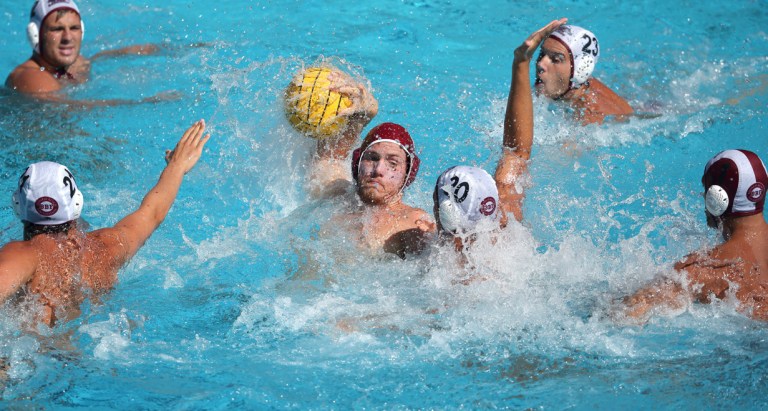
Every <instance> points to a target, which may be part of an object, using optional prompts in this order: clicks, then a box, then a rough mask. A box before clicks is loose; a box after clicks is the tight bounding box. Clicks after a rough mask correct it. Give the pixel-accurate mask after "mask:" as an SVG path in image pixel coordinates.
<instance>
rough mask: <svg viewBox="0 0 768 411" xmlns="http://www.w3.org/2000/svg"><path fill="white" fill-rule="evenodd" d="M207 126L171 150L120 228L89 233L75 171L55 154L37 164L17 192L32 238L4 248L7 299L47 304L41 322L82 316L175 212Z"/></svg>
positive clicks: (1, 282) (2, 289)
mask: <svg viewBox="0 0 768 411" xmlns="http://www.w3.org/2000/svg"><path fill="white" fill-rule="evenodd" d="M204 131H205V123H204V122H203V121H202V120H201V121H199V122H197V123H195V124H193V125H192V127H190V128H189V129H188V130H187V131H186V132H185V133H184V135H183V136H182V137H181V139H180V140H179V143H178V144H177V145H176V148H175V149H174V150H173V151H169V152H168V153H166V161H167V165H166V167H165V169H164V170H163V172H162V173H161V174H160V179H159V181H158V182H157V184H156V185H155V186H154V187H153V188H152V189H151V190H150V191H149V192H148V193H147V195H146V196H145V197H144V200H143V201H142V202H141V205H140V206H139V209H138V210H136V211H135V212H133V213H132V214H130V215H128V216H127V217H125V218H123V219H122V220H120V221H118V222H117V224H115V226H114V227H111V228H103V229H101V230H96V231H92V232H88V233H86V232H84V231H82V230H83V227H80V226H79V224H78V218H79V217H80V213H81V210H82V208H83V195H82V193H81V192H80V190H79V189H78V188H77V184H76V183H75V178H74V176H73V175H72V173H71V172H70V171H69V170H68V169H67V168H66V167H64V166H63V165H61V164H58V163H53V162H48V161H44V162H39V163H35V164H32V165H30V166H29V167H28V168H27V169H26V170H25V171H24V173H23V174H22V176H21V178H20V179H19V185H18V186H17V188H16V190H15V191H14V193H13V207H14V209H15V210H16V213H17V214H18V216H19V218H20V219H21V221H22V222H23V223H24V240H23V241H14V242H11V243H8V244H6V245H5V246H3V248H2V249H0V303H3V302H5V301H6V300H9V299H14V298H15V299H16V300H17V301H18V302H22V301H23V302H25V303H29V304H30V305H31V306H32V307H39V311H37V312H35V313H34V316H35V319H36V321H38V322H41V323H43V324H47V325H49V326H53V325H54V323H55V322H56V321H57V320H59V321H66V320H68V319H71V318H73V317H75V316H77V315H78V314H79V309H80V304H81V303H82V302H83V301H84V300H85V297H86V296H91V297H98V296H99V295H100V294H102V293H104V292H106V291H108V290H109V289H110V288H112V286H113V285H114V283H115V281H116V280H117V272H118V270H119V269H120V268H121V267H122V266H123V265H125V263H126V262H127V261H128V260H129V259H130V258H131V257H133V255H134V254H136V252H137V251H138V250H139V248H140V247H141V246H142V245H144V242H145V241H147V239H148V238H149V236H150V235H151V234H152V232H153V231H154V230H155V229H156V228H157V227H158V226H159V225H160V223H161V222H162V221H163V219H164V218H165V216H166V215H167V214H168V210H169V209H170V208H171V205H172V204H173V202H174V200H175V199H176V194H177V193H178V191H179V187H180V186H181V183H182V180H183V178H184V175H185V174H186V173H187V172H188V171H189V170H191V169H192V167H194V166H195V164H196V163H197V160H198V159H199V158H200V155H201V154H202V150H203V147H204V146H205V143H206V142H207V141H208V138H209V136H205V137H203V132H204ZM22 305H25V306H26V305H27V304H22Z"/></svg>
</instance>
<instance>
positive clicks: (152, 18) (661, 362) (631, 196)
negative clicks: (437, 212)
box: [0, 0, 768, 409]
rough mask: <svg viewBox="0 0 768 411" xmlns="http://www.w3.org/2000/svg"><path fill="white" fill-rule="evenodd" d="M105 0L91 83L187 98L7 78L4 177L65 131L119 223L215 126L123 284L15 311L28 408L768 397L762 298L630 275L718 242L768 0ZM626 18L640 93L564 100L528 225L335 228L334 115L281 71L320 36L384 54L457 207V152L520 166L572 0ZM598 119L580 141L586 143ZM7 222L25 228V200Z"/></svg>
mask: <svg viewBox="0 0 768 411" xmlns="http://www.w3.org/2000/svg"><path fill="white" fill-rule="evenodd" d="M221 3H222V4H218V3H216V2H214V3H211V2H203V1H199V0H188V1H179V0H170V1H165V2H132V3H130V4H126V3H125V2H118V1H114V0H105V1H100V2H94V1H83V2H81V4H80V7H81V9H82V10H83V14H84V19H85V21H86V23H87V28H88V30H87V33H86V43H85V46H84V54H86V55H92V54H95V53H96V52H98V51H100V50H104V49H110V48H116V47H120V46H126V45H130V44H138V43H156V44H164V45H166V48H165V49H164V51H163V52H162V53H161V54H159V55H157V56H150V57H130V58H122V59H110V60H102V61H97V62H95V63H94V66H93V73H92V79H91V81H90V82H88V83H87V84H85V85H83V86H79V87H77V88H75V89H73V90H71V96H73V97H76V98H82V99H91V98H125V99H135V100H138V99H140V98H142V97H146V96H149V95H154V94H156V93H159V92H165V91H176V92H180V93H182V94H183V98H182V99H181V100H178V101H172V102H166V103H161V104H154V105H153V104H140V105H129V106H120V107H113V108H96V109H91V110H84V109H80V108H78V107H72V106H55V105H47V104H39V103H35V102H33V101H29V100H26V99H24V98H21V97H19V96H16V95H14V94H12V93H10V92H8V91H7V90H3V91H1V92H0V112H1V113H2V115H0V142H1V143H2V146H3V148H2V149H1V150H0V164H2V167H0V176H2V184H0V192H5V193H7V196H8V197H7V198H10V193H11V191H12V189H13V186H14V185H15V182H16V179H17V177H18V174H19V173H20V172H21V170H22V169H23V167H25V166H26V165H27V164H28V163H30V162H33V161H39V160H43V159H48V160H54V161H59V162H62V163H64V164H67V165H69V166H70V168H71V169H72V170H73V172H75V175H76V176H77V177H78V181H79V184H80V188H81V189H82V191H83V192H84V194H85V198H86V208H85V210H84V216H85V218H86V220H87V221H88V222H89V223H90V224H91V225H92V226H94V227H102V226H105V225H111V224H114V223H115V222H116V221H117V220H118V219H119V218H120V217H122V216H123V215H125V214H127V213H128V212H130V211H132V210H133V209H134V208H135V207H136V206H137V205H138V204H139V202H140V200H141V197H142V196H143V194H144V193H145V192H146V190H148V189H149V188H150V187H151V186H152V184H154V182H155V181H156V178H157V176H158V175H159V172H160V171H161V170H162V167H163V165H164V162H163V160H162V156H163V154H162V153H163V150H164V149H165V148H171V147H172V144H173V143H175V141H176V140H177V138H178V137H179V136H180V133H181V132H182V131H183V130H184V129H185V128H186V127H187V126H188V125H189V124H191V123H192V122H193V121H194V120H197V119H199V118H205V119H206V120H207V121H208V123H209V125H210V130H211V132H212V133H213V138H212V140H211V142H210V143H209V144H208V147H207V150H206V152H205V154H204V157H203V159H202V160H201V162H200V163H199V164H198V166H197V167H196V168H195V169H194V170H193V171H192V172H191V173H190V174H189V175H188V176H187V177H186V180H185V185H184V186H183V187H182V190H181V192H180V194H179V198H178V200H177V202H176V204H175V205H174V207H173V209H172V211H171V213H170V215H169V217H168V218H167V220H166V221H165V223H164V224H163V225H162V226H161V228H160V229H159V230H158V231H157V232H156V233H155V234H154V235H153V236H152V238H151V239H150V240H149V241H148V243H147V245H146V246H145V247H144V248H143V249H142V250H141V251H140V252H139V254H138V255H137V256H136V258H135V259H134V260H133V261H132V262H131V263H130V264H129V265H128V266H127V267H126V268H125V269H124V270H123V271H122V272H121V274H120V279H119V283H118V284H117V285H116V287H115V289H114V290H113V292H112V293H111V294H110V295H109V296H108V297H106V298H104V299H103V301H102V302H101V304H86V306H85V307H83V308H84V313H83V315H82V316H81V317H80V318H79V319H77V320H76V321H73V322H70V323H67V324H61V325H59V326H57V327H56V328H55V329H53V330H41V331H42V332H43V334H45V336H44V337H41V338H33V337H31V336H29V335H27V334H24V333H21V332H20V331H19V326H18V322H19V321H20V320H19V318H17V316H18V314H12V313H13V312H12V311H3V314H2V315H3V317H2V320H0V335H2V344H0V355H1V356H3V357H6V358H8V361H9V363H10V368H9V370H8V376H7V379H6V381H5V382H4V383H3V386H2V387H3V388H2V400H3V403H2V407H3V408H48V409H68V408H96V409H112V408H119V409H273V408H274V409H285V408H293V409H327V408H331V409H348V408H358V409H412V408H426V409H444V408H448V409H456V408H469V409H484V408H512V409H526V408H531V409H533V408H535V409H595V408H602V409H622V408H633V409H637V408H642V409H659V408H662V409H679V408H685V409H701V408H725V409H765V408H766V406H768V400H766V397H765V393H766V392H768V377H766V374H768V327H767V326H766V324H765V323H762V322H757V321H752V320H750V319H748V318H746V317H744V316H742V315H740V314H738V313H737V312H736V308H735V306H734V304H732V303H731V302H727V301H726V302H722V303H719V304H714V305H709V306H701V305H696V306H693V307H691V308H690V309H689V310H688V311H687V312H685V313H675V314H677V315H668V316H658V317H654V318H653V319H652V320H651V321H650V323H649V324H647V325H646V326H644V327H637V326H624V325H620V324H615V323H614V322H612V321H611V320H610V319H609V318H608V312H609V311H610V307H611V302H612V300H613V299H615V298H617V297H620V296H622V295H625V294H626V293H629V292H631V291H632V290H634V289H636V288H637V287H639V286H640V285H642V284H644V283H645V282H647V281H649V280H650V279H651V278H653V277H654V276H655V275H656V274H659V273H663V272H667V271H669V270H670V267H671V266H672V264H673V263H674V262H675V261H677V260H678V259H680V258H681V257H683V256H684V255H686V254H687V253H688V252H690V251H692V250H695V249H698V248H700V247H704V246H707V245H712V244H715V243H716V242H717V241H718V238H717V236H716V233H714V232H712V231H709V230H708V229H707V228H706V225H705V222H704V218H703V212H702V204H701V203H702V202H701V196H700V192H701V188H700V185H699V179H700V176H701V171H702V169H703V165H704V163H705V162H706V160H707V159H709V158H710V157H711V156H712V155H714V154H715V153H716V152H718V151H720V150H722V149H726V148H747V149H751V150H753V151H756V152H757V153H758V154H760V155H761V156H763V157H764V158H765V157H766V156H768V147H767V146H766V136H768V131H767V130H766V120H765V118H766V112H767V111H768V95H767V93H768V73H767V72H766V69H765V67H766V65H767V63H768V33H767V32H766V27H768V24H767V23H768V11H767V10H768V8H767V7H766V6H767V5H768V3H766V2H765V1H762V0H758V1H747V0H737V1H734V2H729V3H728V4H727V5H725V4H721V3H715V2H693V1H692V2H687V1H684V2H663V1H639V2H586V3H587V4H586V5H581V4H579V2H571V1H565V0H559V1H553V2H544V3H542V2H514V3H513V2H508V1H501V0H495V1H489V2H480V3H477V2H468V1H465V2H457V1H439V0H428V1H370V2H357V3H355V2H343V1H335V0H334V1H323V2H316V1H306V2H302V1H275V2H245V1H228V2H221ZM6 4H7V6H6V8H5V9H4V13H3V14H2V15H0V28H2V29H3V32H4V33H5V35H4V36H2V38H0V45H1V46H2V50H3V59H2V60H1V61H0V72H1V73H3V74H2V75H3V76H5V74H6V73H8V72H10V70H11V69H12V68H13V67H14V66H15V65H16V64H18V63H20V62H21V61H23V60H24V59H26V58H27V57H28V55H29V50H28V47H27V45H26V39H25V35H24V30H23V29H24V27H25V25H26V22H27V20H26V18H27V16H28V11H29V6H30V5H31V1H26V0H25V1H20V0H10V1H8V2H6ZM561 16H566V17H569V18H570V21H571V23H573V24H577V25H583V26H585V27H588V28H590V29H591V30H592V31H594V32H595V34H596V35H597V36H598V38H599V39H600V41H601V52H602V56H601V60H600V62H599V64H598V67H597V70H596V72H595V75H596V76H597V77H598V78H599V79H601V80H602V81H603V82H605V83H606V84H608V85H610V86H611V87H613V88H614V89H615V90H616V91H617V92H618V93H619V94H621V95H623V96H625V97H627V98H628V99H629V101H630V103H631V104H632V105H633V106H634V107H636V108H638V109H639V111H643V112H648V113H656V114H660V116H658V117H654V118H650V119H633V120H631V121H630V122H628V123H625V124H608V125H604V126H594V125H593V126H588V127H577V126H575V125H574V124H573V123H572V121H571V120H569V119H568V118H567V114H564V111H563V108H562V107H559V106H557V105H553V104H549V103H547V102H545V101H536V103H535V105H536V130H535V131H536V137H535V148H534V153H533V160H532V164H531V172H532V176H533V184H534V185H533V188H532V189H531V190H530V191H529V194H528V197H527V199H526V205H525V223H524V225H514V226H512V227H510V228H509V229H508V230H507V231H506V232H505V233H504V235H503V236H502V238H501V240H500V241H499V242H498V243H496V244H491V243H490V242H488V241H486V240H487V239H483V238H481V239H480V240H479V241H480V242H481V244H482V245H483V246H482V247H478V250H477V251H476V252H475V254H474V255H473V256H472V257H473V259H474V263H475V266H476V267H477V272H479V273H481V274H482V275H483V276H485V277H486V278H487V280H486V281H482V282H475V283H472V284H471V285H469V286H464V285H456V284H455V281H454V280H456V279H461V278H464V277H466V276H468V275H471V273H467V272H466V271H464V270H462V269H458V268H456V266H455V264H454V263H453V260H452V259H451V255H450V252H449V250H444V249H440V248H434V249H431V250H430V252H429V253H428V254H427V255H426V256H423V257H422V258H415V259H409V260H407V261H400V260H397V259H389V258H381V257H380V256H369V255H360V253H359V252H357V251H356V250H354V249H353V248H352V247H350V246H349V245H348V244H345V243H344V242H342V241H331V240H330V239H327V238H317V236H316V230H317V227H318V226H319V224H320V223H322V222H323V221H326V220H327V219H328V218H329V217H330V216H332V215H333V213H334V212H335V211H336V210H335V207H334V204H328V203H313V202H312V201H310V200H309V199H308V198H307V195H306V194H305V191H304V189H303V185H302V184H303V181H304V178H305V177H306V171H307V170H306V164H307V160H308V157H309V156H310V154H311V152H312V148H313V146H312V144H313V142H312V141H311V140H308V139H306V138H304V137H302V136H300V135H297V134H296V133H295V132H293V131H292V130H291V129H290V128H289V126H288V125H287V124H286V121H285V120H284V118H283V114H282V108H281V100H280V96H281V93H282V90H283V88H284V87H285V85H286V84H287V82H288V81H289V79H290V78H291V75H292V73H293V72H294V71H296V70H297V69H298V68H299V67H302V66H303V65H307V64H311V63H313V62H316V61H318V60H320V59H333V61H335V62H336V63H337V64H338V65H340V66H341V67H343V68H345V69H347V70H349V71H350V72H353V73H355V74H356V75H357V76H359V77H360V78H364V79H367V81H369V82H370V86H371V89H372V91H373V92H374V94H375V95H376V97H377V98H378V99H379V103H380V112H379V116H378V117H377V118H376V119H375V120H374V123H376V122H383V121H395V122H398V123H401V124H404V125H405V126H406V127H407V128H408V129H409V130H410V131H411V133H412V135H413V136H414V137H415V138H416V139H417V145H418V146H419V151H420V154H421V157H422V161H423V168H422V170H421V172H420V175H419V178H418V179H417V181H416V183H415V184H414V185H413V186H412V187H411V188H410V189H409V190H408V192H407V195H406V197H407V200H408V202H410V203H412V204H415V205H417V206H419V207H422V208H426V209H431V203H430V202H431V188H432V187H431V186H432V184H434V180H435V179H436V177H437V175H439V173H440V172H441V171H442V170H443V169H445V168H447V167H448V166H450V165H454V164H470V165H477V166H481V167H484V168H485V169H486V170H489V171H492V170H493V169H494V167H495V163H496V161H497V159H498V155H499V146H500V141H501V122H502V119H503V108H504V105H505V102H506V96H507V91H508V87H509V80H510V66H511V59H512V50H513V49H514V48H515V47H516V46H517V45H518V44H519V43H520V42H521V41H522V40H523V39H524V38H525V37H526V36H527V35H528V34H529V33H530V32H532V31H533V30H535V29H537V28H539V27H540V26H542V25H543V24H545V23H547V22H549V21H550V20H552V19H554V18H558V17H561ZM565 147H574V149H565ZM6 204H7V205H5V206H3V207H2V208H0V210H2V211H1V212H0V230H2V237H1V238H0V240H2V242H3V243H5V242H7V241H11V240H15V239H19V238H20V237H21V227H20V225H19V223H18V221H17V220H16V219H15V217H14V215H13V212H12V210H11V207H10V204H8V203H6Z"/></svg>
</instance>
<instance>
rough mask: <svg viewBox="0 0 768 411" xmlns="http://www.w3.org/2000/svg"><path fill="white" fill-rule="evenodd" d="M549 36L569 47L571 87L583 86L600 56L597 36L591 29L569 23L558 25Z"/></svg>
mask: <svg viewBox="0 0 768 411" xmlns="http://www.w3.org/2000/svg"><path fill="white" fill-rule="evenodd" d="M549 36H550V37H552V38H554V39H555V40H557V41H559V42H560V43H562V44H563V45H564V46H565V48H567V49H568V54H569V55H570V56H569V57H570V58H571V85H570V87H571V88H572V89H576V88H579V87H581V85H582V84H584V83H586V82H587V80H589V76H591V75H592V72H593V71H594V70H595V65H596V64H597V59H598V58H599V57H600V46H599V45H598V44H597V37H595V35H594V34H593V33H592V32H591V31H589V30H586V29H584V28H581V27H579V26H571V25H567V24H566V25H564V26H560V27H558V28H557V30H555V31H553V32H552V34H550V35H549Z"/></svg>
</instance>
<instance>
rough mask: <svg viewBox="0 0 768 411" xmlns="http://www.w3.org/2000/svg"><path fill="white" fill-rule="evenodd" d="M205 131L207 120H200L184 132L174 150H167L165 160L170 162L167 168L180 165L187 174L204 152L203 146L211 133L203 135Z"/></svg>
mask: <svg viewBox="0 0 768 411" xmlns="http://www.w3.org/2000/svg"><path fill="white" fill-rule="evenodd" d="M203 132H205V120H199V121H197V122H196V123H195V124H192V126H191V127H189V128H188V129H187V131H185V132H184V135H182V136H181V139H180V140H179V142H178V143H177V144H176V148H174V149H173V150H166V151H165V161H166V163H168V165H167V166H166V168H169V167H178V168H180V169H181V170H182V171H183V172H184V174H186V173H187V172H188V171H189V170H191V169H192V167H194V166H195V164H196V163H197V160H199V159H200V155H202V153H203V147H204V146H205V143H207V142H208V139H209V138H211V135H210V134H207V135H205V137H203Z"/></svg>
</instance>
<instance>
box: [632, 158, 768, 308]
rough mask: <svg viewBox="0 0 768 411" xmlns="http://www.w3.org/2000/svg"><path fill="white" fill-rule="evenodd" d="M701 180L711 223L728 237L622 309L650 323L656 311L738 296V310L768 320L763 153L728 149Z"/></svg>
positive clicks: (679, 266)
mask: <svg viewBox="0 0 768 411" xmlns="http://www.w3.org/2000/svg"><path fill="white" fill-rule="evenodd" d="M702 184H703V185H704V192H705V200H706V201H705V212H706V215H707V225H709V226H710V227H712V228H716V229H718V230H719V231H720V232H721V233H722V235H723V238H724V239H725V242H724V243H722V244H720V245H718V246H717V247H715V248H713V249H711V250H702V251H699V252H696V253H693V254H691V255H689V256H688V257H686V258H685V259H684V260H682V261H680V262H678V263H677V264H675V270H677V271H678V272H679V273H680V274H681V278H661V279H658V280H657V281H655V282H654V283H652V284H651V285H649V286H647V287H645V288H643V289H641V290H640V291H638V292H637V293H635V294H634V295H632V296H629V297H626V298H625V299H624V301H623V303H624V307H623V309H622V314H624V315H626V316H627V317H629V318H632V319H635V320H637V321H640V322H645V321H646V320H647V319H648V318H649V317H650V316H651V315H652V314H653V313H654V312H655V311H658V310H661V311H662V312H663V311H679V310H682V309H685V308H686V307H687V306H688V305H689V304H690V303H691V302H693V301H698V302H701V303H709V302H711V301H712V300H714V299H718V300H723V299H734V298H735V299H736V300H737V301H738V303H739V307H738V308H739V310H741V311H743V312H745V313H746V314H748V315H750V316H752V317H753V318H756V319H759V320H763V321H768V224H766V222H765V218H764V217H763V206H764V204H765V190H766V187H768V175H766V169H765V165H764V164H763V162H762V161H761V160H760V158H759V157H758V156H757V155H756V154H755V153H753V152H750V151H746V150H726V151H723V152H721V153H719V154H717V155H716V156H715V157H713V158H712V159H711V160H709V162H708V163H707V165H706V167H705V168H704V176H703V177H702Z"/></svg>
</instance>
